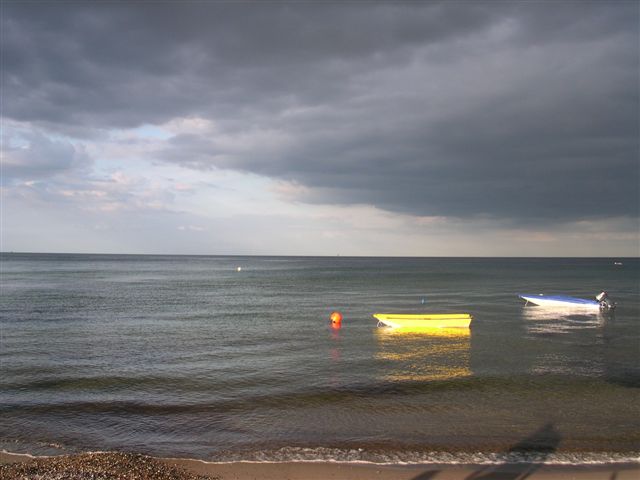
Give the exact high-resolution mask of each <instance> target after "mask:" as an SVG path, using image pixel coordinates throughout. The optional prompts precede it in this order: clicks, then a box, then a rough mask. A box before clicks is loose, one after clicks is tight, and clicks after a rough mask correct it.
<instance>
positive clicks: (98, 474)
mask: <svg viewBox="0 0 640 480" xmlns="http://www.w3.org/2000/svg"><path fill="white" fill-rule="evenodd" d="M0 478H1V479H2V480H212V478H216V477H204V476H202V475H195V474H193V473H190V472H187V471H186V470H184V469H182V468H179V467H177V466H174V465H169V464H167V463H165V462H162V461H160V460H157V459H155V458H152V457H148V456H146V455H137V454H131V453H117V452H106V453H83V454H79V455H64V456H59V457H41V458H34V459H33V460H31V461H27V462H17V463H7V464H3V465H0Z"/></svg>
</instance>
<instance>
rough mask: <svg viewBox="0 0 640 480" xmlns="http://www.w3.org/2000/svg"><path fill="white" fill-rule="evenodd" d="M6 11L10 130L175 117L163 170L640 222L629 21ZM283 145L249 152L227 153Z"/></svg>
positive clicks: (439, 205)
mask: <svg viewBox="0 0 640 480" xmlns="http://www.w3.org/2000/svg"><path fill="white" fill-rule="evenodd" d="M61 5H64V8H63V7H61V6H60V5H48V6H43V5H41V4H38V5H37V8H36V6H35V5H34V4H26V5H22V4H17V3H15V4H13V3H11V4H9V5H8V6H7V8H6V9H5V15H4V16H3V29H4V32H5V33H4V40H5V41H4V42H3V55H4V67H5V68H3V82H4V85H5V97H6V99H7V100H6V101H5V102H4V103H5V106H4V114H5V115H6V116H8V117H10V118H14V119H18V120H21V121H29V122H34V123H36V124H40V125H47V127H48V128H58V129H78V128H82V127H83V126H87V127H89V128H110V127H120V128H122V127H132V126H137V125H140V124H143V123H162V122H165V121H168V120H170V119H172V118H176V117H180V116H199V117H205V118H208V119H211V120H212V121H214V122H215V123H216V125H217V127H218V131H217V132H208V133H207V134H206V135H197V134H194V133H188V134H182V135H179V136H176V137H174V138H173V139H171V140H170V141H168V142H167V143H166V144H165V145H163V146H162V148H161V149H159V150H158V151H157V152H156V154H155V156H154V158H155V159H157V160H160V161H166V162H176V163H179V164H182V165H185V166H188V167H191V168H212V167H219V168H231V169H237V170H245V171H250V172H254V173H258V174H262V175H267V176H271V177H275V178H281V179H286V180H293V181H297V182H299V183H302V184H304V185H307V186H310V187H313V188H312V190H311V193H310V196H308V197H306V198H304V200H306V201H310V202H311V201H317V202H323V203H327V202H336V203H360V202H361V203H368V204H373V205H376V206H378V207H381V208H385V209H388V210H391V211H398V212H406V213H411V214H416V215H450V216H457V217H461V218H465V217H470V216H491V217H495V218H508V219H519V221H543V222H554V221H566V220H569V219H580V218H594V217H602V216H607V215H616V216H617V215H623V216H624V215H627V216H631V217H637V216H638V205H639V201H638V178H639V172H638V151H639V146H638V131H639V128H640V126H639V120H638V105H639V98H638V91H639V87H638V84H639V79H638V72H639V70H640V68H639V65H638V50H639V48H638V36H639V35H638V11H637V4H636V3H635V2H624V1H620V2H615V3H607V2H595V1H593V2H590V1H581V2H573V1H564V2H553V3H552V4H551V3H548V2H423V3H418V2H407V3H395V2H394V3H382V2H376V3H371V4H366V5H363V4H362V3H360V2H353V3H349V2H347V3H345V4H334V3H324V2H319V3H311V4H294V3H286V2H285V3H280V2H277V3H264V4H256V3H251V4H244V3H238V4H228V3H222V4H209V3H199V2H196V3H186V4H185V3H180V4H178V3H176V4H171V3H160V4H158V3H148V2H140V3H133V4H132V3H127V4H104V3H98V4H88V3H86V2H85V3H78V4H75V3H68V2H65V3H64V4H61ZM254 130H255V131H260V130H262V131H267V132H268V131H271V132H273V134H274V136H278V137H282V138H284V139H286V140H287V141H285V142H282V143H278V142H274V143H273V144H265V145H260V144H257V145H256V146H255V147H254V148H251V149H246V148H242V145H237V146H235V147H234V146H233V145H231V146H230V145H229V144H228V142H227V143H224V142H221V141H220V140H219V138H216V134H220V133H225V134H228V135H232V136H233V135H238V139H239V142H240V139H242V138H243V137H242V134H245V135H249V136H250V134H251V132H252V131H254Z"/></svg>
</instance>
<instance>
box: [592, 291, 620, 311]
mask: <svg viewBox="0 0 640 480" xmlns="http://www.w3.org/2000/svg"><path fill="white" fill-rule="evenodd" d="M596 300H598V302H600V309H601V310H613V309H614V308H616V304H615V303H613V302H612V301H611V299H610V298H609V294H608V293H607V292H600V293H599V294H598V295H596Z"/></svg>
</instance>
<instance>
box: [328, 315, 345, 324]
mask: <svg viewBox="0 0 640 480" xmlns="http://www.w3.org/2000/svg"><path fill="white" fill-rule="evenodd" d="M330 318H331V324H332V325H335V326H339V325H341V324H342V314H341V313H340V312H333V313H332V314H331V317H330Z"/></svg>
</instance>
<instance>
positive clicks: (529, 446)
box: [466, 423, 562, 480]
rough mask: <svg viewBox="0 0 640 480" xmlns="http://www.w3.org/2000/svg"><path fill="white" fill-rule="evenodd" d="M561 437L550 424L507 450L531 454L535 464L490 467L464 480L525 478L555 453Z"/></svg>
mask: <svg viewBox="0 0 640 480" xmlns="http://www.w3.org/2000/svg"><path fill="white" fill-rule="evenodd" d="M561 439H562V437H561V436H560V434H559V433H558V432H557V430H556V429H555V427H554V425H553V424H552V423H547V424H546V425H545V426H543V427H542V428H540V429H539V430H537V431H536V432H534V433H533V434H532V435H530V436H528V437H527V438H525V439H523V440H521V441H520V442H518V443H516V444H515V445H514V446H513V447H511V448H510V449H509V450H507V452H506V453H507V454H509V453H521V454H527V453H532V454H535V455H536V458H535V461H536V463H522V464H503V465H491V466H488V467H486V468H481V469H480V470H478V471H477V472H474V473H472V474H471V475H469V476H468V477H467V478H466V480H480V479H482V480H489V479H490V480H515V479H523V478H527V477H528V476H529V475H531V474H532V473H533V472H535V471H536V470H538V469H539V468H540V467H541V466H542V462H543V461H544V459H545V458H547V457H548V456H549V455H550V454H552V453H553V452H555V451H556V449H557V448H558V445H559V444H560V440H561Z"/></svg>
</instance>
